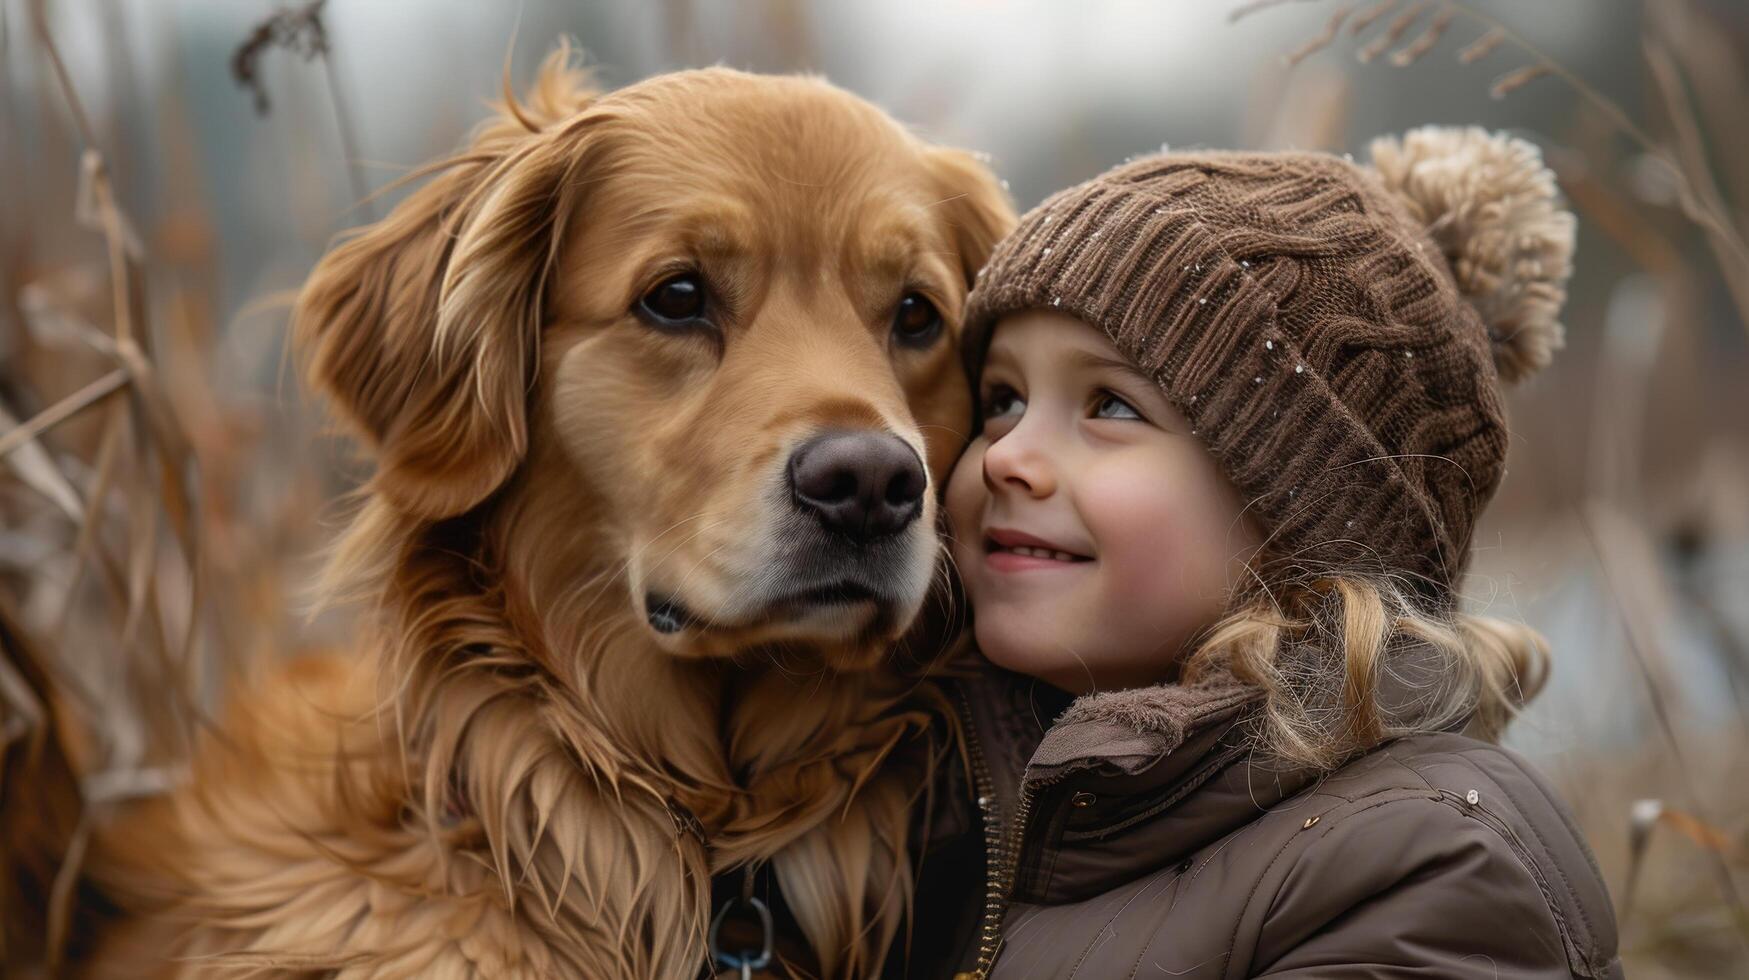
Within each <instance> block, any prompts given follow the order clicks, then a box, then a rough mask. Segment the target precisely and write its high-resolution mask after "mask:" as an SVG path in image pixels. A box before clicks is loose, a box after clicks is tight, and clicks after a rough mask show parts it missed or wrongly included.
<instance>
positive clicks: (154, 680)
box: [0, 0, 206, 963]
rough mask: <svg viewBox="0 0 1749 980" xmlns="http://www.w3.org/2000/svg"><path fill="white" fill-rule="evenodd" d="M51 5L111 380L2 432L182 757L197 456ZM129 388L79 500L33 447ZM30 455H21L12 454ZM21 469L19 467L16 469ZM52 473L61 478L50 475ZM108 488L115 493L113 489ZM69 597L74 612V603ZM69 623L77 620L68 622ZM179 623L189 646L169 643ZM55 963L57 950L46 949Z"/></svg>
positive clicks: (104, 721)
mask: <svg viewBox="0 0 1749 980" xmlns="http://www.w3.org/2000/svg"><path fill="white" fill-rule="evenodd" d="M44 8H45V3H44V0H33V2H31V3H29V4H28V8H27V9H28V12H29V16H30V21H31V25H32V28H33V33H34V34H35V36H36V40H37V50H38V51H39V52H40V53H41V54H42V55H43V57H44V60H45V62H46V64H47V65H48V66H49V67H50V69H51V71H52V73H53V77H54V80H55V84H56V87H58V89H59V90H60V92H61V96H62V98H63V100H64V101H65V104H66V106H67V108H68V113H69V115H70V117H71V119H72V122H73V129H74V133H75V135H76V137H77V138H78V140H79V141H80V142H81V143H83V145H84V150H83V152H82V154H81V156H80V159H79V168H78V182H77V188H78V193H77V201H78V205H77V208H76V213H75V218H76V220H77V221H78V223H79V224H80V225H82V226H85V227H90V228H94V229H95V230H96V231H98V232H99V233H100V234H101V235H102V238H103V242H104V246H105V252H106V255H107V260H108V271H109V277H108V281H109V287H110V288H109V292H110V304H109V309H110V316H111V318H112V321H111V331H112V332H111V333H110V334H109V335H107V336H105V337H104V338H103V340H102V341H101V342H95V341H93V342H92V343H91V346H92V347H93V349H95V350H98V351H99V352H100V353H101V354H103V355H104V357H105V359H106V360H107V361H109V363H110V364H111V369H110V370H109V372H108V373H106V374H104V375H103V376H102V377H100V378H98V379H97V380H96V381H93V382H91V383H89V384H87V385H86V386H85V387H83V388H82V389H80V390H79V391H76V392H75V393H74V394H73V395H71V396H68V397H67V398H64V399H62V400H60V401H59V402H57V403H56V404H55V405H53V406H51V407H50V408H49V409H48V410H46V411H44V412H42V413H39V414H38V415H37V416H36V417H35V418H33V419H32V420H31V421H29V422H27V423H25V424H24V425H22V426H17V427H9V431H7V432H6V433H5V435H4V436H0V449H3V450H4V451H5V454H6V455H7V458H8V459H11V460H13V461H14V462H15V463H16V460H17V459H28V460H33V461H34V463H33V464H32V466H31V467H30V468H31V469H32V470H34V471H35V477H36V479H35V480H34V482H33V481H30V480H27V483H30V485H34V486H39V487H54V489H53V490H50V491H48V493H49V496H50V499H52V500H54V501H55V502H56V505H57V508H58V509H60V510H61V511H62V512H63V513H64V514H65V516H67V518H68V519H69V521H71V522H75V523H76V525H77V541H78V544H77V546H76V548H75V555H76V556H77V557H76V559H75V568H76V569H80V570H82V569H83V567H84V566H83V562H85V561H89V562H90V563H91V564H92V566H93V567H95V568H96V569H97V570H98V571H99V573H100V575H99V579H100V581H101V583H102V584H103V586H104V587H105V592H106V594H107V596H108V598H109V601H110V603H111V609H112V611H113V612H115V613H116V614H117V616H116V618H118V619H119V620H120V623H119V626H118V627H117V629H116V631H115V635H116V637H117V645H116V649H118V650H119V651H120V653H121V657H122V659H121V661H120V662H119V663H116V664H113V665H106V666H107V667H108V668H109V669H111V670H112V671H113V674H114V675H116V676H122V677H128V678H132V679H134V680H136V681H138V683H139V689H140V690H142V691H150V692H152V694H153V695H155V699H154V700H152V701H150V702H148V703H146V704H144V705H141V706H136V707H142V708H143V709H144V718H145V722H146V724H147V726H148V728H149V729H151V730H152V732H153V735H154V736H155V741H156V743H157V745H158V747H159V748H161V749H162V748H168V749H169V750H170V751H172V752H175V751H186V749H187V747H188V745H189V744H190V743H191V741H192V733H193V727H194V726H195V725H198V724H200V723H202V722H204V721H205V720H206V719H205V714H204V712H203V711H202V710H201V709H200V708H199V706H198V705H197V704H196V703H195V701H194V699H193V698H192V697H191V696H190V695H189V691H190V678H191V673H190V666H191V662H192V657H191V651H192V650H193V647H194V640H195V636H196V630H197V628H198V626H199V623H200V622H201V619H202V610H201V602H202V591H203V590H202V574H201V560H200V542H199V533H198V523H197V516H198V515H197V510H196V499H195V496H194V490H193V486H192V475H193V473H194V471H195V460H194V455H193V452H192V448H191V446H190V444H189V442H188V440H187V438H186V436H185V435H184V432H183V430H182V427H181V424H180V422H179V421H178V419H177V417H176V415H175V413H174V411H173V410H172V408H171V406H170V402H169V398H168V396H167V394H166V393H165V391H164V385H163V380H162V378H161V377H160V376H159V374H158V372H157V370H156V367H155V365H154V364H153V361H152V358H151V356H150V339H149V338H150V331H149V329H148V327H149V324H148V322H147V310H146V300H145V288H144V272H143V268H142V263H143V261H144V258H145V255H144V251H145V250H144V248H143V246H142V244H141V241H140V238H139V236H138V235H137V234H135V233H134V231H133V226H132V224H131V222H130V221H129V220H128V219H127V217H126V215H125V213H124V212H123V210H122V208H121V206H120V204H119V202H118V201H117V198H116V193H115V188H114V182H113V179H112V176H111V174H110V171H109V166H108V162H107V160H106V159H105V157H104V155H103V153H102V152H101V151H100V150H99V149H98V143H97V140H96V136H95V132H94V130H93V128H92V125H91V119H90V117H89V116H88V115H87V113H86V110H85V107H84V104H83V102H82V100H81V99H80V98H79V95H78V92H77V89H76V88H75V86H74V85H73V82H72V78H71V76H70V74H69V73H68V71H67V69H66V65H65V63H64V62H63V60H62V58H61V55H60V51H59V48H58V46H57V45H56V44H55V41H54V38H53V36H52V35H51V33H50V31H49V28H48V18H47V15H46V12H45V9H44ZM123 389H126V390H127V391H128V392H129V393H130V394H131V396H132V397H131V398H129V399H128V400H127V401H126V402H113V401H112V402H110V403H109V404H110V406H111V407H110V410H109V412H108V415H107V418H106V419H105V425H104V431H103V437H102V441H101V443H100V447H101V448H100V452H99V466H98V470H97V473H96V479H95V480H93V481H92V484H91V490H92V494H91V496H90V497H89V498H88V499H86V498H82V497H81V495H79V494H78V492H77V490H76V489H74V487H73V481H71V480H68V479H66V477H65V476H64V475H61V474H59V472H58V471H57V470H56V469H55V467H54V466H53V464H52V463H50V462H48V461H49V459H50V458H49V457H48V456H47V454H46V453H42V452H41V447H40V444H39V443H37V441H36V440H37V437H38V436H40V435H42V434H43V433H46V432H47V431H48V430H49V429H51V428H52V427H54V426H55V425H57V424H60V423H62V422H64V421H66V420H67V419H69V418H72V417H73V416H74V415H76V414H78V413H79V412H80V411H82V410H84V409H86V408H89V407H91V406H93V405H97V404H100V403H102V402H104V401H105V399H107V398H108V397H109V396H110V395H112V394H114V393H116V392H118V391H121V390H123ZM21 447H31V448H29V449H22V453H23V455H18V456H14V455H13V454H14V453H15V452H19V451H20V450H21ZM15 468H16V466H15ZM50 471H54V472H56V475H57V476H60V479H59V480H58V481H55V480H48V479H46V475H47V473H49V472H50ZM112 488H113V491H112ZM112 492H113V493H115V494H117V495H119V496H120V497H121V499H122V503H123V504H124V505H125V506H124V508H123V520H124V525H123V531H122V534H121V535H120V537H121V538H122V542H123V543H122V549H123V550H124V551H125V556H122V557H118V556H116V555H115V554H112V552H111V547H112V545H111V544H110V541H111V540H112V539H113V537H114V536H113V535H108V534H102V533H99V531H98V529H99V527H100V526H102V525H104V524H107V523H109V522H111V521H112V520H114V519H115V518H114V516H113V511H112V508H111V507H110V506H109V505H110V503H111V500H110V494H111V493H112ZM166 540H167V541H168V542H169V544H170V546H171V548H172V549H173V553H174V555H175V556H176V560H177V562H178V563H179V564H180V566H181V569H182V575H183V576H184V577H185V578H186V592H187V595H186V599H187V605H186V608H185V609H182V610H181V611H180V612H179V613H178V617H177V618H178V619H179V620H180V624H178V623H173V622H170V621H167V620H166V618H165V610H164V608H163V605H164V593H163V591H162V586H161V582H162V581H163V575H164V572H165V568H164V567H163V565H162V561H163V559H164V558H165V555H166V552H165V548H164V545H165V542H166ZM67 601H68V602H69V603H71V602H72V601H74V600H73V597H72V596H69V597H68V599H67ZM63 618H64V619H67V620H68V621H70V617H63ZM178 625H180V626H181V633H180V636H174V637H173V636H172V634H173V633H174V632H175V631H176V627H177V626H178ZM84 721H85V722H86V727H88V728H90V729H91V737H92V738H93V739H94V740H95V744H94V745H93V747H92V751H93V753H94V755H93V757H92V758H89V759H85V760H83V763H84V765H83V766H82V768H84V769H85V771H86V772H87V773H88V774H89V773H93V772H95V773H97V774H104V773H107V774H109V775H110V776H111V777H112V778H113V777H115V776H116V775H117V774H120V775H122V776H124V777H125V775H126V773H127V771H129V770H131V769H135V768H138V767H141V766H142V765H144V764H146V763H147V761H148V759H147V757H146V753H147V750H148V746H147V745H146V744H144V743H142V742H141V741H140V740H139V739H138V738H137V737H135V736H133V735H129V734H127V733H126V731H125V730H123V731H120V732H115V731H112V730H111V728H110V727H109V726H114V725H118V724H124V722H123V721H119V720H118V719H116V718H115V717H113V715H111V714H105V715H100V716H97V717H92V718H87V719H84ZM89 820H90V813H89V810H87V811H86V813H85V814H83V815H82V816H81V817H80V822H79V825H78V827H77V828H76V829H74V830H73V834H72V837H71V840H70V844H69V847H68V849H67V850H66V851H65V853H64V855H63V861H62V864H61V866H60V868H59V870H58V872H57V875H56V878H55V883H54V887H53V889H52V890H51V892H50V895H49V908H48V909H47V911H46V915H47V923H48V934H49V937H50V938H51V939H52V940H53V941H54V942H55V943H57V944H59V943H61V942H62V941H63V940H64V939H65V937H66V929H67V924H68V922H69V921H70V920H69V905H70V902H71V901H72V895H73V891H74V890H73V885H72V883H73V882H74V881H75V880H76V877H77V875H78V870H79V865H80V861H81V856H82V853H83V841H84V840H85V839H86V835H88V833H89V828H90V823H89ZM48 956H49V958H50V960H51V963H54V962H58V960H59V957H60V949H59V948H58V946H57V947H54V948H50V949H49V951H48Z"/></svg>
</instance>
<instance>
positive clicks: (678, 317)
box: [638, 272, 704, 326]
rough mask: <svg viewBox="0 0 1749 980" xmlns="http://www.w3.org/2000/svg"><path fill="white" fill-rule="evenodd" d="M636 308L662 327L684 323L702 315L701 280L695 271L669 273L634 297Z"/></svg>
mask: <svg viewBox="0 0 1749 980" xmlns="http://www.w3.org/2000/svg"><path fill="white" fill-rule="evenodd" d="M638 307H639V309H640V310H641V311H642V312H643V313H644V314H645V315H646V316H647V317H648V318H649V319H652V320H654V321H656V322H657V323H658V324H660V325H662V326H684V325H688V324H690V323H692V322H694V321H697V320H700V319H703V317H704V283H703V282H701V281H700V280H699V277H698V275H697V274H696V273H692V272H683V273H681V274H679V275H677V276H669V277H668V278H666V279H664V280H662V281H661V282H659V283H657V284H656V287H655V288H654V289H652V290H650V291H649V292H647V293H645V294H644V298H643V299H640V300H638Z"/></svg>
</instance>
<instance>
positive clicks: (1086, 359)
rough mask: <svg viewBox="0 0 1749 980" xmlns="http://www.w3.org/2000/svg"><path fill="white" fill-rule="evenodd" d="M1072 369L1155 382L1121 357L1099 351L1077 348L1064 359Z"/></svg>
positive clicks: (1149, 383)
mask: <svg viewBox="0 0 1749 980" xmlns="http://www.w3.org/2000/svg"><path fill="white" fill-rule="evenodd" d="M1063 359H1064V361H1066V362H1067V363H1068V364H1069V366H1071V367H1078V368H1084V369H1092V370H1096V371H1097V370H1106V371H1117V372H1119V373H1120V374H1124V375H1127V376H1129V377H1130V378H1133V379H1135V380H1136V381H1138V382H1140V383H1142V384H1147V385H1151V384H1153V383H1154V380H1153V379H1152V378H1150V377H1148V376H1147V375H1145V374H1143V373H1142V372H1141V369H1140V368H1138V367H1136V366H1135V365H1134V364H1131V363H1130V362H1129V361H1127V360H1125V359H1123V358H1121V357H1109V356H1107V355H1105V354H1102V353H1100V352H1099V351H1091V350H1086V349H1083V348H1076V349H1075V350H1072V351H1070V352H1069V353H1068V354H1065V355H1064V357H1063Z"/></svg>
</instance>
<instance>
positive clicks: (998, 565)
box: [984, 528, 1093, 572]
mask: <svg viewBox="0 0 1749 980" xmlns="http://www.w3.org/2000/svg"><path fill="white" fill-rule="evenodd" d="M1092 561H1093V559H1092V558H1091V557H1090V556H1088V555H1083V554H1079V553H1077V552H1074V551H1070V550H1069V549H1067V548H1064V547H1062V546H1060V545H1058V544H1056V543H1055V542H1052V541H1047V540H1045V539H1044V538H1041V537H1038V536H1037V535H1032V534H1027V533H1026V532H1024V531H1016V530H1012V529H1010V528H991V529H990V530H988V531H987V532H985V536H984V563H985V564H986V565H988V566H989V567H990V568H991V569H992V570H994V571H998V572H1019V571H1026V570H1029V569H1044V568H1068V567H1071V566H1074V565H1082V564H1087V563H1089V562H1092Z"/></svg>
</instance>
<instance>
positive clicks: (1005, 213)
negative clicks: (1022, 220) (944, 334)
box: [929, 148, 1016, 288]
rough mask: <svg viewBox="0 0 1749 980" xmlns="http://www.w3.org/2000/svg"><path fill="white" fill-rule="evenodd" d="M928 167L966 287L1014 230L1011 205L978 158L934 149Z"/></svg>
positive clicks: (1003, 191)
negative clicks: (931, 172) (998, 243)
mask: <svg viewBox="0 0 1749 980" xmlns="http://www.w3.org/2000/svg"><path fill="white" fill-rule="evenodd" d="M929 153H930V165H931V167H932V168H933V169H934V171H935V179H936V182H937V184H938V186H939V188H940V193H941V195H942V202H941V206H940V209H941V212H942V216H943V220H945V221H946V223H947V226H948V231H949V234H950V235H951V236H952V239H953V243H954V248H955V250H957V251H958V252H959V256H960V268H961V270H962V271H963V272H964V273H965V277H966V287H967V288H970V287H971V285H972V282H973V281H974V280H975V279H977V276H978V270H979V269H982V268H983V267H984V263H985V262H986V261H988V260H989V258H990V251H991V250H992V249H994V248H995V247H996V243H997V242H998V241H1000V240H1001V239H1002V236H1003V235H1006V234H1008V232H1009V231H1010V230H1011V229H1012V228H1013V227H1014V225H1015V221H1016V217H1015V214H1014V205H1013V203H1012V202H1010V201H1009V199H1008V192H1007V191H1006V190H1004V189H1003V186H1002V184H1001V182H999V181H998V180H997V179H996V175H995V174H993V173H991V172H990V168H989V167H986V166H985V165H984V164H983V163H982V162H981V161H980V160H979V159H978V157H976V156H974V155H973V154H971V153H967V152H966V151H964V150H955V149H947V148H936V149H932V150H930V151H929Z"/></svg>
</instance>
